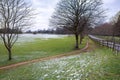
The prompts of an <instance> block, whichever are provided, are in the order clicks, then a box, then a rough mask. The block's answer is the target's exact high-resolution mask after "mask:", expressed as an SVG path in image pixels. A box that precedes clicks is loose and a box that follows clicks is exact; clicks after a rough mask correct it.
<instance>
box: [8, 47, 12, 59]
mask: <svg viewBox="0 0 120 80" xmlns="http://www.w3.org/2000/svg"><path fill="white" fill-rule="evenodd" d="M8 60H9V61H10V60H12V52H11V49H8Z"/></svg>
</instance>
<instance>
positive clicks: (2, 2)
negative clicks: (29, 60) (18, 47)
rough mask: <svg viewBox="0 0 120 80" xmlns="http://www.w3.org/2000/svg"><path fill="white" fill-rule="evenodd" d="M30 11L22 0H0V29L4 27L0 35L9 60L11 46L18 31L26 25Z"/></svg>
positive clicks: (16, 37) (10, 57)
mask: <svg viewBox="0 0 120 80" xmlns="http://www.w3.org/2000/svg"><path fill="white" fill-rule="evenodd" d="M30 13H31V9H30V6H29V5H28V4H27V3H26V2H25V1H24V0H0V29H4V31H3V32H2V33H1V34H0V36H1V38H2V40H3V43H4V45H5V47H6V49H7V51H8V56H9V60H11V59H12V47H13V45H14V44H15V42H16V41H17V39H18V36H19V35H18V31H21V30H22V29H23V28H24V27H25V26H27V25H28V24H27V23H28V21H29V20H28V19H29V17H30V16H31V15H30ZM8 30H14V32H10V31H8Z"/></svg>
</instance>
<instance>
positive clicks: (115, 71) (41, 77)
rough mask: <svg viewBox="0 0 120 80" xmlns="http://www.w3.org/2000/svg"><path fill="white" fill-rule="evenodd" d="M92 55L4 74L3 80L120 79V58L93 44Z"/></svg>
mask: <svg viewBox="0 0 120 80" xmlns="http://www.w3.org/2000/svg"><path fill="white" fill-rule="evenodd" d="M90 48H91V49H92V51H91V52H85V53H81V54H80V55H75V56H69V57H63V58H60V59H53V60H49V61H43V62H36V63H32V64H28V65H24V66H21V67H17V68H14V69H10V70H1V71H0V80H120V55H117V56H116V55H115V54H113V53H112V51H111V50H110V49H108V48H106V47H99V46H97V45H94V43H93V42H91V43H90Z"/></svg>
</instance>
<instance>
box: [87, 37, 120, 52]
mask: <svg viewBox="0 0 120 80" xmlns="http://www.w3.org/2000/svg"><path fill="white" fill-rule="evenodd" d="M89 37H90V38H91V39H92V40H93V41H95V42H98V43H99V44H101V45H103V46H107V47H109V48H111V49H113V50H115V51H117V52H120V44H117V43H115V41H112V42H110V41H108V40H105V39H101V38H98V37H95V36H93V35H89Z"/></svg>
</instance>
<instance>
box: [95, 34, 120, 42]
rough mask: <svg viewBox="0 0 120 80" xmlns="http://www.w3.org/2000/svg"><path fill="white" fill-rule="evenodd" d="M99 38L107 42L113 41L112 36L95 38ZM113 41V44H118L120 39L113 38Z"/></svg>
mask: <svg viewBox="0 0 120 80" xmlns="http://www.w3.org/2000/svg"><path fill="white" fill-rule="evenodd" d="M97 37H99V38H102V39H105V40H108V41H111V42H112V41H113V37H112V36H97ZM114 39H115V42H116V43H119V44H120V37H114Z"/></svg>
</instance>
